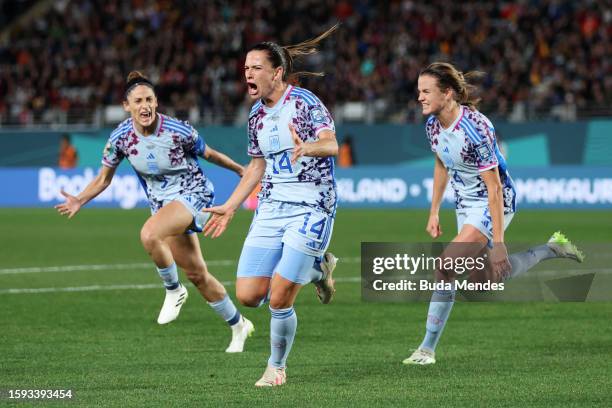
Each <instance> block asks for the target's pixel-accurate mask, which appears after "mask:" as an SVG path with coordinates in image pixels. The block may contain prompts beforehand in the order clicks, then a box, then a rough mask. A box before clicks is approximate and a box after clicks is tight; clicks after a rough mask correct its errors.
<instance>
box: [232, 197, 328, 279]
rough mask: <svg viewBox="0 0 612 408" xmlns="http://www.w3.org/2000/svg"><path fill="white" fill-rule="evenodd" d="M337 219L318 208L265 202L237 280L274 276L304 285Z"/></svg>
mask: <svg viewBox="0 0 612 408" xmlns="http://www.w3.org/2000/svg"><path fill="white" fill-rule="evenodd" d="M333 228H334V218H333V217H332V216H330V215H328V214H326V213H324V212H322V211H318V210H317V209H314V208H310V207H305V206H301V205H295V204H290V203H281V202H272V203H270V202H262V203H260V206H259V208H258V209H257V211H256V212H255V216H254V217H253V222H252V224H251V228H250V229H249V234H248V236H247V238H246V240H245V242H244V247H243V248H242V253H241V254H240V261H239V262H238V273H237V275H238V277H239V278H246V277H267V278H271V277H272V275H273V274H274V273H278V274H280V275H281V276H282V277H283V278H285V279H288V280H290V281H292V282H295V283H299V284H302V285H305V284H307V283H309V282H312V280H313V276H314V275H316V272H314V275H313V267H314V266H315V263H316V262H317V261H320V260H321V257H322V256H323V254H325V251H326V250H327V247H328V246H329V241H330V239H331V234H332V230H333Z"/></svg>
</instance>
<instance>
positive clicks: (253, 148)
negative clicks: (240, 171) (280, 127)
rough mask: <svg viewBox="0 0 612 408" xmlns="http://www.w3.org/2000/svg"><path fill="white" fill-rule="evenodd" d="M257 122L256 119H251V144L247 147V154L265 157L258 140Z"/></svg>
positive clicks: (249, 130)
mask: <svg viewBox="0 0 612 408" xmlns="http://www.w3.org/2000/svg"><path fill="white" fill-rule="evenodd" d="M257 123H258V122H256V121H255V120H249V129H248V134H249V146H248V148H247V154H248V155H249V156H251V157H263V155H264V154H263V152H262V151H261V148H260V147H259V141H258V140H257V129H256V126H257Z"/></svg>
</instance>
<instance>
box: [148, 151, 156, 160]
mask: <svg viewBox="0 0 612 408" xmlns="http://www.w3.org/2000/svg"><path fill="white" fill-rule="evenodd" d="M147 160H155V155H154V154H153V153H149V155H148V156H147Z"/></svg>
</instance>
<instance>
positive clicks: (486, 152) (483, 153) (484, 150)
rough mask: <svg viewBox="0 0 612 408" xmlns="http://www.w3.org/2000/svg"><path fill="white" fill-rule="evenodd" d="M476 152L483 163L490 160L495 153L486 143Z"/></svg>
mask: <svg viewBox="0 0 612 408" xmlns="http://www.w3.org/2000/svg"><path fill="white" fill-rule="evenodd" d="M476 152H477V153H478V156H479V157H480V160H481V161H487V160H490V159H491V156H492V155H493V152H492V151H491V148H490V147H489V145H488V144H486V143H483V144H481V145H480V146H478V147H477V148H476Z"/></svg>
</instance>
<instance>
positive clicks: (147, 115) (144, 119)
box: [138, 110, 153, 124]
mask: <svg viewBox="0 0 612 408" xmlns="http://www.w3.org/2000/svg"><path fill="white" fill-rule="evenodd" d="M138 118H139V119H140V122H141V123H143V124H148V123H150V122H151V121H152V120H153V112H152V111H150V110H143V111H140V112H139V113H138Z"/></svg>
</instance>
